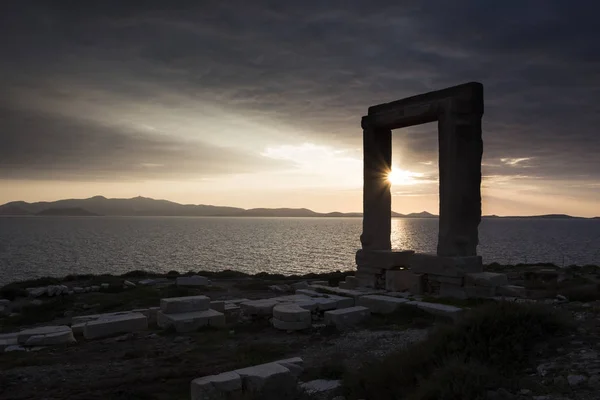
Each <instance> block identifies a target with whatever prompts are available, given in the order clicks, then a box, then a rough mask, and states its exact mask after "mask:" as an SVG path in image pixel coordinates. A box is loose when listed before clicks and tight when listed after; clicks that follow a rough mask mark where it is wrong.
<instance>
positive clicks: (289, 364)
mask: <svg viewBox="0 0 600 400" xmlns="http://www.w3.org/2000/svg"><path fill="white" fill-rule="evenodd" d="M274 362H275V363H277V364H279V365H281V366H284V367H286V368H287V369H289V370H290V372H291V373H292V375H294V376H295V377H299V376H300V375H302V372H303V371H304V361H303V360H302V359H301V358H300V357H293V358H286V359H285V360H278V361H274Z"/></svg>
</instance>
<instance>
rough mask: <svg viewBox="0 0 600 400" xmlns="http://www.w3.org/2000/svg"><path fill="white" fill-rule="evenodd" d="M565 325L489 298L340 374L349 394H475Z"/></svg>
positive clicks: (389, 399) (530, 308)
mask: <svg viewBox="0 0 600 400" xmlns="http://www.w3.org/2000/svg"><path fill="white" fill-rule="evenodd" d="M570 327H571V324H570V322H569V320H568V319H566V317H564V316H563V315H562V314H558V313H557V312H556V310H554V309H551V308H546V307H543V306H539V305H532V304H526V305H522V304H515V303H508V302H501V303H491V304H486V305H482V306H480V307H478V308H476V309H474V310H471V311H470V312H468V313H467V314H466V315H465V318H464V319H463V320H461V321H459V322H458V323H457V324H455V325H443V326H440V327H438V328H436V330H435V331H434V332H433V333H432V334H431V335H430V336H429V337H428V338H427V339H426V340H425V341H423V342H420V343H418V344H416V345H414V346H411V347H409V348H407V349H403V350H401V351H397V352H395V353H392V354H390V355H389V356H387V357H385V358H384V359H382V360H378V361H376V362H370V363H368V364H366V365H364V366H363V367H362V368H360V370H358V371H347V372H346V374H345V376H344V387H345V392H346V395H347V396H348V397H349V398H350V399H358V398H372V399H378V400H395V399H410V400H430V399H431V400H433V399H437V400H445V399H459V398H460V399H462V398H469V399H480V398H483V397H482V396H483V395H484V394H485V391H486V390H487V389H493V388H497V387H498V384H499V383H500V382H502V383H506V385H509V384H510V381H509V380H508V379H509V378H510V377H511V375H512V374H513V373H517V372H518V370H519V369H520V368H521V367H524V366H525V364H526V363H527V362H528V361H529V358H530V356H531V349H532V348H533V347H534V345H535V344H538V343H539V342H541V341H544V340H546V339H549V338H551V337H552V336H553V335H555V334H557V333H560V332H561V331H565V330H567V329H569V328H570Z"/></svg>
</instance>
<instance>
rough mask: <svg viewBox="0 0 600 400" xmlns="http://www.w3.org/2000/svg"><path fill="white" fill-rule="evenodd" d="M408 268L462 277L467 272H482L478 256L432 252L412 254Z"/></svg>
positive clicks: (416, 271)
mask: <svg viewBox="0 0 600 400" xmlns="http://www.w3.org/2000/svg"><path fill="white" fill-rule="evenodd" d="M410 269H411V270H412V271H413V272H415V273H421V274H431V275H440V276H447V277H464V276H465V275H466V274H468V273H473V272H483V263H482V260H481V257H480V256H472V257H441V256H437V255H432V254H413V255H412V257H411V261H410Z"/></svg>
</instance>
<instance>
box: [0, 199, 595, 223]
mask: <svg viewBox="0 0 600 400" xmlns="http://www.w3.org/2000/svg"><path fill="white" fill-rule="evenodd" d="M0 215H4V216H26V215H38V216H102V215H104V216H181V217H362V213H341V212H331V213H318V212H315V211H312V210H309V209H307V208H252V209H248V210H247V209H244V208H237V207H223V206H211V205H204V204H198V205H196V204H179V203H175V202H172V201H168V200H155V199H151V198H147V197H139V196H138V197H134V198H131V199H107V198H106V197H104V196H94V197H91V198H89V199H68V200H58V201H52V202H46V201H41V202H37V203H27V202H24V201H13V202H10V203H6V204H3V205H1V206H0ZM392 217H395V218H437V215H433V214H430V213H428V212H426V211H423V212H420V213H411V214H400V213H396V212H392ZM484 218H554V219H567V218H580V217H572V216H569V215H564V214H549V215H536V216H530V217H499V216H497V215H490V216H485V217H484ZM594 219H600V217H595V218H594Z"/></svg>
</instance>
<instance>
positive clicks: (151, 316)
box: [131, 307, 160, 326]
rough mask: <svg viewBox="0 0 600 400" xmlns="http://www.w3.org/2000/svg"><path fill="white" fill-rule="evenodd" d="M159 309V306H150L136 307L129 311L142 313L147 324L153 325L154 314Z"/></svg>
mask: <svg viewBox="0 0 600 400" xmlns="http://www.w3.org/2000/svg"><path fill="white" fill-rule="evenodd" d="M159 311H160V307H150V308H137V309H135V310H131V312H134V313H135V312H137V313H140V314H144V315H145V316H146V318H148V325H149V326H154V325H156V315H157V314H158V312H159Z"/></svg>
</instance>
